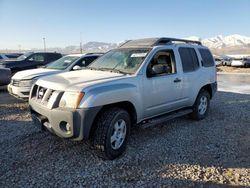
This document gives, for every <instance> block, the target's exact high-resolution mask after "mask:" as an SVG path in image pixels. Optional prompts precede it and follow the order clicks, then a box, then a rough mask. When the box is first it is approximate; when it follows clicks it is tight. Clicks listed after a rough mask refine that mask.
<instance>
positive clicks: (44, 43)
mask: <svg viewBox="0 0 250 188" xmlns="http://www.w3.org/2000/svg"><path fill="white" fill-rule="evenodd" d="M43 49H44V51H45V52H46V41H45V37H43Z"/></svg>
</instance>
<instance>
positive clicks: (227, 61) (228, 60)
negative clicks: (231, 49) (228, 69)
mask: <svg viewBox="0 0 250 188" xmlns="http://www.w3.org/2000/svg"><path fill="white" fill-rule="evenodd" d="M231 63H232V59H231V58H229V57H224V58H223V60H222V65H223V66H231Z"/></svg>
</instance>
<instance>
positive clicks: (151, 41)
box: [120, 37, 202, 48]
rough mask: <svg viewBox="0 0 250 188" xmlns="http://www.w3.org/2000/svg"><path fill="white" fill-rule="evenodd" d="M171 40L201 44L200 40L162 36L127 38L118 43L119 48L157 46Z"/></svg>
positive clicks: (170, 42)
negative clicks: (123, 41)
mask: <svg viewBox="0 0 250 188" xmlns="http://www.w3.org/2000/svg"><path fill="white" fill-rule="evenodd" d="M173 42H184V43H192V44H197V45H202V43H201V42H200V41H193V40H185V39H176V38H164V37H163V38H146V39H137V40H128V41H126V42H125V43H123V44H122V45H120V48H129V47H153V46H158V45H168V44H172V43H173Z"/></svg>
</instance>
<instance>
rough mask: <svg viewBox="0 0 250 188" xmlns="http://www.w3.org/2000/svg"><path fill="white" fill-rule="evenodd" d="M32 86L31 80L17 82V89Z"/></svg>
mask: <svg viewBox="0 0 250 188" xmlns="http://www.w3.org/2000/svg"><path fill="white" fill-rule="evenodd" d="M32 84H33V80H21V81H20V82H19V87H31V86H32Z"/></svg>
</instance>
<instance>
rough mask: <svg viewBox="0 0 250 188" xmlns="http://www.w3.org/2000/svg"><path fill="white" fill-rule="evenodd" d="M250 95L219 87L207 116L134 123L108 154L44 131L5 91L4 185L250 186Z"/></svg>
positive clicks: (0, 150) (1, 98)
mask: <svg viewBox="0 0 250 188" xmlns="http://www.w3.org/2000/svg"><path fill="white" fill-rule="evenodd" d="M249 109H250V95H247V94H236V93H230V92H218V93H217V95H216V97H215V98H214V100H213V101H212V103H211V110H210V113H209V116H208V117H207V118H206V119H205V120H203V121H200V122H196V121H192V120H189V119H188V118H186V117H182V118H178V119H176V120H173V121H170V122H168V123H166V125H161V126H157V127H154V128H148V129H140V128H137V129H134V130H133V131H132V135H131V139H130V142H129V146H128V149H127V152H126V154H125V155H124V156H122V157H121V158H119V159H116V160H114V161H103V160H102V159H100V158H98V157H96V155H95V154H94V153H93V152H92V151H91V150H90V149H89V146H88V145H87V144H85V143H82V142H73V141H70V140H63V139H60V138H58V137H56V136H53V135H51V134H50V133H48V132H41V131H40V130H39V129H37V128H36V127H35V126H34V125H33V124H32V122H31V119H30V115H29V111H28V104H27V103H23V102H18V101H17V100H15V99H14V98H12V97H11V96H9V95H8V94H7V93H6V92H3V91H2V92H0V164H1V168H0V187H73V186H74V187H85V186H93V185H95V186H106V187H107V186H115V187H118V186H134V187H137V186H146V187H152V186H160V185H162V186H166V187H228V186H230V185H238V186H249V187H250V157H249V156H250V145H249V143H250V136H249V135H250V112H249Z"/></svg>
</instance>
